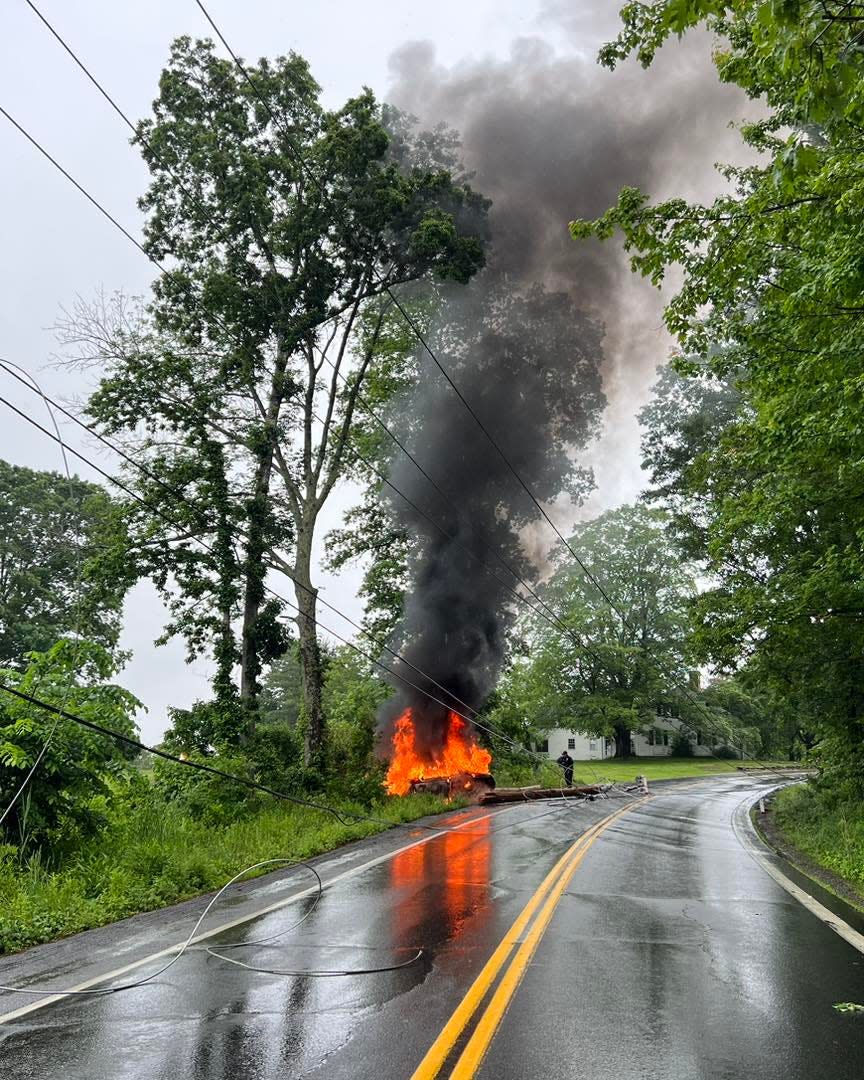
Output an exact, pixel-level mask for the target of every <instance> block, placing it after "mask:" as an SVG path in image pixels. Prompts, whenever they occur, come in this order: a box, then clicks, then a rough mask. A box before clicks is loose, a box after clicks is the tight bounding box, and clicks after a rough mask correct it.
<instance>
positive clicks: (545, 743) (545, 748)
mask: <svg viewBox="0 0 864 1080" xmlns="http://www.w3.org/2000/svg"><path fill="white" fill-rule="evenodd" d="M537 753H538V754H548V753H549V740H548V739H538V740H537Z"/></svg>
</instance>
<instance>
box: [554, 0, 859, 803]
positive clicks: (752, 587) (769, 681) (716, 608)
mask: <svg viewBox="0 0 864 1080" xmlns="http://www.w3.org/2000/svg"><path fill="white" fill-rule="evenodd" d="M622 16H623V20H624V30H623V32H622V35H621V36H620V38H619V39H618V41H617V42H616V43H614V44H613V45H611V46H609V47H607V48H606V49H605V50H604V52H603V54H602V59H603V60H604V61H605V62H606V63H608V64H610V65H612V66H614V64H615V63H616V62H617V61H618V60H619V59H621V58H622V57H623V56H625V55H627V54H629V53H631V52H634V51H635V52H636V53H638V55H639V56H640V58H641V60H642V61H643V62H644V63H649V62H650V61H651V59H652V58H653V55H654V52H655V51H656V48H657V47H658V46H659V44H660V43H661V42H662V41H664V40H665V39H666V38H667V37H669V36H670V35H672V34H675V33H681V32H683V31H684V30H686V29H688V28H689V27H691V26H696V25H703V26H705V27H707V28H708V29H709V30H711V31H713V32H714V33H716V34H717V35H718V44H717V48H716V52H715V61H716V65H717V69H718V71H719V73H720V76H721V78H722V79H724V80H726V81H727V82H732V83H735V84H737V85H738V86H740V87H742V88H743V89H744V90H745V91H746V92H747V93H748V94H749V95H750V96H751V97H753V98H759V99H760V100H761V101H762V102H763V103H765V104H766V105H767V107H768V112H767V115H765V114H764V111H763V112H762V115H761V116H760V118H759V119H758V120H756V121H754V122H750V123H747V124H744V125H743V126H742V128H741V133H742V137H743V139H744V141H745V143H746V144H747V146H748V147H749V148H750V149H751V151H752V153H753V160H754V164H751V165H748V166H746V167H740V168H730V167H725V168H723V169H722V170H721V171H722V172H723V174H724V175H725V177H726V178H727V180H728V182H729V187H728V190H727V192H726V193H724V194H723V195H721V196H720V197H719V198H717V199H716V200H715V201H714V202H713V203H711V204H710V205H698V204H690V203H688V202H686V201H685V200H683V199H679V198H673V199H668V200H666V201H664V202H661V203H657V204H652V203H651V201H650V200H649V198H648V197H647V196H646V195H645V194H644V193H642V192H639V191H637V190H634V189H629V188H628V189H624V190H623V191H622V192H621V193H620V196H619V200H618V203H617V205H616V206H615V207H613V208H611V209H610V210H609V211H608V212H607V213H605V214H604V215H602V216H601V217H600V218H599V219H598V220H597V221H594V222H586V221H575V222H573V223H572V224H571V231H572V233H573V235H574V237H577V238H578V237H585V236H598V237H601V238H605V237H609V236H611V235H612V234H613V233H617V232H620V233H621V235H622V236H623V239H624V244H625V247H626V249H627V250H628V251H629V252H630V253H631V260H632V266H633V268H634V270H635V271H637V272H639V273H641V274H643V275H645V276H647V277H648V278H649V279H650V280H652V281H653V282H655V283H657V284H660V283H661V282H662V281H663V280H664V279H665V278H666V276H667V273H668V272H669V270H670V269H671V268H677V272H678V273H680V275H681V281H682V284H681V287H680V288H679V289H678V291H677V293H676V294H675V295H674V297H673V298H672V299H671V301H670V302H669V304H668V306H667V308H666V324H667V326H668V327H669V329H670V331H671V332H672V333H673V334H674V335H675V337H676V338H677V341H678V345H679V353H678V355H677V357H676V358H675V360H674V366H675V368H676V369H677V371H678V373H679V374H680V375H681V376H682V377H683V381H685V382H686V381H687V380H689V381H690V386H689V388H687V389H683V390H681V389H680V388H681V387H682V385H683V384H682V382H681V381H679V382H678V383H677V384H676V383H675V377H674V376H672V375H670V376H667V377H665V378H666V382H665V385H664V384H661V387H660V392H661V397H660V400H659V401H658V404H657V406H655V407H654V408H653V412H651V411H649V413H648V414H647V422H648V437H647V442H646V457H647V459H648V462H649V464H650V466H651V468H652V471H653V478H654V483H655V488H654V496H655V497H656V498H658V499H659V501H660V502H661V505H665V506H668V507H669V509H670V510H672V511H673V513H674V514H675V519H676V527H677V529H678V531H679V532H680V533H681V534H682V535H683V536H684V537H686V539H687V541H688V543H689V544H690V545H691V546H690V549H689V550H690V553H691V554H698V555H699V556H700V557H701V558H702V559H704V564H705V567H706V570H707V573H708V574H709V576H710V581H711V583H712V587H711V588H709V589H708V590H707V591H706V592H705V593H704V594H702V595H701V596H700V598H699V600H698V603H697V605H696V613H697V633H696V636H695V640H694V648H695V650H696V653H697V655H699V656H700V657H701V658H702V659H704V660H707V661H709V662H711V663H713V664H714V665H716V666H718V667H720V668H724V669H727V670H732V669H735V668H737V667H740V666H741V664H742V663H745V662H746V664H747V670H748V672H749V675H750V678H751V679H757V680H759V681H760V683H761V685H762V687H763V688H764V689H766V690H768V691H770V692H771V693H772V694H773V695H775V699H776V700H780V701H782V702H784V704H785V707H786V708H789V709H792V710H794V711H795V712H796V713H797V714H798V716H799V717H800V718H801V723H802V724H803V726H804V727H805V728H809V729H810V730H813V729H817V730H819V731H821V733H822V734H823V735H824V736H826V742H825V746H826V747H828V746H833V747H834V751H833V754H834V755H835V756H834V757H833V759H832V760H834V761H835V762H836V763H837V765H838V767H841V768H846V769H847V771H849V770H851V771H857V774H858V777H859V781H858V790H859V794H860V795H861V796H864V787H862V785H861V783H860V775H861V771H860V768H859V767H858V766H857V765H854V764H853V762H855V761H857V755H858V752H859V749H860V747H861V745H862V743H864V719H862V718H864V693H862V686H864V660H862V657H864V561H862V555H861V552H862V539H864V501H862V495H864V394H862V381H861V371H860V367H861V365H860V355H861V351H862V345H864V341H862V332H861V315H862V313H864V307H862V303H861V297H862V294H864V262H862V259H861V251H862V231H864V183H862V177H864V153H862V143H861V123H862V119H864V116H862V105H864V97H862V86H864V79H862V75H864V53H862V51H861V48H860V46H859V39H860V36H861V33H862V31H864V21H862V19H861V12H860V11H859V10H858V9H856V8H850V7H849V6H848V5H844V4H833V3H795V4H785V3H784V4H776V3H753V2H744V3H741V4H735V5H734V6H733V5H730V4H723V3H719V4H718V3H704V2H702V0H697V2H693V0H673V2H670V3H657V4H650V5H649V4H630V5H627V7H625V8H624V10H623V12H622ZM675 394H679V398H678V401H677V402H676V400H675ZM685 399H686V400H685ZM697 399H698V400H697ZM666 405H671V407H672V408H673V409H674V408H678V407H679V405H680V409H679V412H680V413H681V418H682V421H683V423H682V424H678V423H677V420H676V419H675V417H674V416H671V417H670V416H669V415H667V416H665V417H664V416H663V415H662V412H663V409H664V407H665V406H666ZM676 425H677V432H676V431H675V430H674V429H675V428H676ZM840 747H843V748H844V749H843V750H841V749H840ZM826 760H827V759H826ZM850 775H851V772H850Z"/></svg>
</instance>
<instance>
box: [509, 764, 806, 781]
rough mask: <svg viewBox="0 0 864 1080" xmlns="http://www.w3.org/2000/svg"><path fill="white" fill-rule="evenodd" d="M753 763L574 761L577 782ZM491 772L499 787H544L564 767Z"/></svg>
mask: <svg viewBox="0 0 864 1080" xmlns="http://www.w3.org/2000/svg"><path fill="white" fill-rule="evenodd" d="M765 764H766V765H772V764H773V765H779V766H783V765H785V766H787V767H788V765H789V762H788V761H778V762H765ZM739 765H744V766H745V767H747V768H751V767H753V765H754V763H753V762H752V761H720V760H718V759H717V758H711V757H707V758H697V757H689V758H688V757H664V758H640V757H635V758H627V759H626V760H625V761H616V760H615V759H614V758H607V759H606V760H605V761H575V762H574V763H573V783H574V784H596V783H598V781H600V780H612V781H614V782H615V783H622V782H625V781H626V782H628V783H631V784H632V783H633V781H634V780H635V779H636V777H637V776H639V775H642V776H647V777H648V779H649V780H676V779H678V778H680V777H685V776H697V777H698V776H714V775H717V774H718V773H719V774H720V775H723V774H727V775H737V774H738V766H739ZM492 773H493V775H494V776H495V780H496V781H497V783H498V786H499V787H525V786H527V785H529V784H540V786H541V787H555V786H557V785H558V784H560V783H561V769H560V767H559V766H558V765H556V764H555V763H554V762H552V761H544V762H543V764H542V765H539V766H538V765H514V764H512V763H510V762H507V761H503V760H502V761H498V762H493V764H492Z"/></svg>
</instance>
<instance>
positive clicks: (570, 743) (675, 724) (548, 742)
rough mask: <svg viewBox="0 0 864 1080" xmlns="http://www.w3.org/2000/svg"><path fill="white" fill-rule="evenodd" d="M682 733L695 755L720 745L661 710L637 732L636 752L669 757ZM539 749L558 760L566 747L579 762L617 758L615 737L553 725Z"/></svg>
mask: <svg viewBox="0 0 864 1080" xmlns="http://www.w3.org/2000/svg"><path fill="white" fill-rule="evenodd" d="M664 711H667V710H664ZM681 733H684V734H686V735H687V739H688V741H689V743H690V747H691V749H692V751H693V754H694V756H695V757H710V756H711V754H712V752H713V751H714V749H715V748H716V745H717V744H716V742H715V741H710V744H709V742H708V741H707V740H706V742H705V743H703V741H702V736H701V733H696V734H694V733H693V732H692V731H689V730H688V731H686V732H685V731H684V729H683V728H682V724H681V721H680V720H678V719H676V717H674V716H669V715H661V714H660V712H658V713H657V714H656V715H655V717H654V720H653V722H652V724H651V727H649V728H648V729H647V730H646V731H645V733H644V734H643V733H642V732H633V735H632V736H631V750H632V753H633V754H634V755H635V756H636V757H669V755H670V754H671V753H672V744H673V743H674V741H675V736H676V735H678V734H681ZM535 749H536V750H537V752H538V753H540V754H546V755H547V757H549V759H550V760H551V761H555V759H556V758H558V757H560V756H561V754H562V753H563V752H564V751H565V750H566V751H567V753H568V754H569V755H570V757H572V758H574V759H575V760H576V761H596V760H600V759H602V758H610V757H614V755H615V740H614V739H609V738H605V737H604V736H602V735H586V734H585V733H584V732H579V731H572V730H570V729H568V728H550V730H549V731H547V732H546V737H545V738H543V739H539V740H537V742H536V744H535ZM735 749H736V750H738V756H739V757H743V756H744V755H743V753H742V752H741V750H740V749H738V747H735Z"/></svg>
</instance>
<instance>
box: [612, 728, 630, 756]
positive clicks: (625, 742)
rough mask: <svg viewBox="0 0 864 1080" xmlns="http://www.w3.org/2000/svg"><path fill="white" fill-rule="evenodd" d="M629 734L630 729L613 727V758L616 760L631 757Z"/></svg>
mask: <svg viewBox="0 0 864 1080" xmlns="http://www.w3.org/2000/svg"><path fill="white" fill-rule="evenodd" d="M630 746H631V734H630V728H629V727H624V726H622V725H618V724H616V725H615V757H616V758H628V757H630V756H631V751H630Z"/></svg>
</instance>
